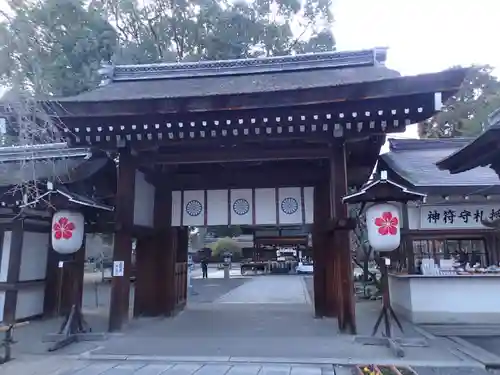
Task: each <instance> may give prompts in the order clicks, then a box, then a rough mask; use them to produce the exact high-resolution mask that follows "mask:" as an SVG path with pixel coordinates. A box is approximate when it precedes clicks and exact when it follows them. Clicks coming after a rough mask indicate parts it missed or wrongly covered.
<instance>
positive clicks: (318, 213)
mask: <svg viewBox="0 0 500 375" xmlns="http://www.w3.org/2000/svg"><path fill="white" fill-rule="evenodd" d="M329 220H330V191H329V184H328V180H327V179H326V176H325V181H324V182H323V183H322V184H319V185H317V186H316V187H315V188H314V224H313V231H312V236H313V238H312V245H313V260H314V273H313V280H314V315H315V316H316V317H317V318H322V317H324V316H326V277H327V276H326V272H327V266H326V263H327V261H328V251H329V246H328V245H329V244H328V233H327V228H328V222H329Z"/></svg>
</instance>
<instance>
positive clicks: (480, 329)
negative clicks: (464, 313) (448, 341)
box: [419, 324, 500, 337]
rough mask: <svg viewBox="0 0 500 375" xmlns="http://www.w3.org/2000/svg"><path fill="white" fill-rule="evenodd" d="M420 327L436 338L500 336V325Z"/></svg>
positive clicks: (438, 325)
mask: <svg viewBox="0 0 500 375" xmlns="http://www.w3.org/2000/svg"><path fill="white" fill-rule="evenodd" d="M419 327H420V328H422V329H424V330H426V331H427V332H429V333H432V334H433V335H434V336H460V337H467V336H476V337H477V336H500V325H498V324H421V325H419Z"/></svg>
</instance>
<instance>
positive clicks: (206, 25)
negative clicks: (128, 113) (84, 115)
mask: <svg viewBox="0 0 500 375" xmlns="http://www.w3.org/2000/svg"><path fill="white" fill-rule="evenodd" d="M331 1H332V0H305V1H303V0H255V1H251V2H248V1H243V0H239V1H226V0H189V1H188V0H175V1H173V0H151V1H140V0H93V1H91V2H88V1H83V0H7V4H8V6H9V8H10V9H9V10H8V11H6V12H5V13H4V14H3V16H4V19H5V20H4V22H2V23H1V24H0V78H1V79H2V80H3V83H4V84H6V85H9V86H12V85H22V86H23V87H26V88H30V89H33V87H36V88H38V87H40V91H42V92H44V93H50V94H54V95H72V94H76V93H79V92H82V91H85V90H88V89H90V88H93V87H95V85H96V84H97V79H98V77H97V74H96V73H97V70H98V68H99V65H100V64H101V63H102V62H108V61H112V62H114V63H119V64H123V63H129V64H139V63H157V62H169V61H170V62H174V61H199V60H213V59H234V58H247V57H259V56H277V55H287V54H293V53H301V52H313V51H326V50H333V49H334V47H335V40H334V38H333V35H332V33H331V24H332V22H333V17H332V14H331V12H330V8H331Z"/></svg>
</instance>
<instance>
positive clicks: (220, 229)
mask: <svg viewBox="0 0 500 375" xmlns="http://www.w3.org/2000/svg"><path fill="white" fill-rule="evenodd" d="M208 232H210V233H211V234H212V235H213V236H214V237H217V238H222V237H230V238H231V237H237V236H239V235H241V234H242V231H241V227H240V226H238V225H231V226H227V225H216V226H212V227H209V228H208Z"/></svg>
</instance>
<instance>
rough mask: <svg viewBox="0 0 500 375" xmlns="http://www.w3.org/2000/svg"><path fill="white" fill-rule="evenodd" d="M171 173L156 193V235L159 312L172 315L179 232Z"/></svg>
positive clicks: (157, 188) (164, 177)
mask: <svg viewBox="0 0 500 375" xmlns="http://www.w3.org/2000/svg"><path fill="white" fill-rule="evenodd" d="M170 178H172V176H170V175H164V176H163V181H162V183H161V184H160V185H158V186H157V187H156V194H155V209H154V212H155V219H154V223H155V233H156V234H155V236H156V245H155V246H156V248H157V249H158V253H157V257H156V259H157V262H156V268H155V270H156V273H157V275H158V277H157V278H156V282H155V283H156V286H155V288H156V291H157V294H156V296H157V303H158V305H157V308H158V314H160V315H164V316H172V314H173V312H174V310H175V263H176V258H177V240H178V239H177V233H176V231H175V229H174V228H172V190H171V188H170V184H169V181H168V180H169V179H170Z"/></svg>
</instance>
